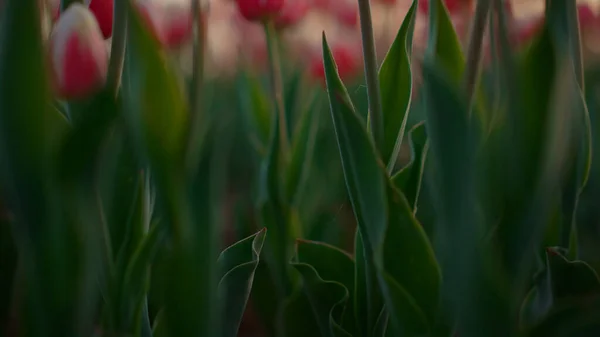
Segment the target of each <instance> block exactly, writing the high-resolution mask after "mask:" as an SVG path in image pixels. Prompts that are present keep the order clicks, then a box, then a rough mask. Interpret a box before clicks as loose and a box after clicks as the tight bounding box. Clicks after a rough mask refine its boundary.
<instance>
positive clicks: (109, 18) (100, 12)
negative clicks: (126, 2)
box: [86, 0, 123, 39]
mask: <svg viewBox="0 0 600 337" xmlns="http://www.w3.org/2000/svg"><path fill="white" fill-rule="evenodd" d="M121 1H123V0H121ZM86 4H87V5H88V8H89V9H90V11H91V12H92V13H93V14H94V16H95V17H96V21H98V25H99V26H100V30H101V31H102V35H104V38H105V39H108V38H110V37H111V36H112V30H113V13H114V5H115V3H114V0H86Z"/></svg>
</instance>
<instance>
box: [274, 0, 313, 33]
mask: <svg viewBox="0 0 600 337" xmlns="http://www.w3.org/2000/svg"><path fill="white" fill-rule="evenodd" d="M308 9H309V4H308V0H287V1H286V2H285V4H284V5H283V8H282V9H281V12H280V13H279V15H278V16H277V17H276V18H275V25H276V26H277V28H279V29H283V28H286V27H290V26H293V25H295V24H297V23H298V22H300V21H301V20H302V18H304V16H305V15H306V13H308Z"/></svg>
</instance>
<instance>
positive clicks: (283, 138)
mask: <svg viewBox="0 0 600 337" xmlns="http://www.w3.org/2000/svg"><path fill="white" fill-rule="evenodd" d="M264 30H265V38H266V40H267V51H268V54H269V75H270V77H271V95H272V99H273V104H274V105H275V113H276V114H278V115H279V142H280V146H281V153H282V154H283V155H284V156H286V155H287V154H288V150H289V147H290V146H289V138H288V130H287V117H286V114H285V105H284V104H283V83H282V74H281V60H280V58H279V49H278V45H277V34H276V33H277V32H276V31H275V25H274V24H273V21H272V20H269V21H266V22H265V23H264Z"/></svg>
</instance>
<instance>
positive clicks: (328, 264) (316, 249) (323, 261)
mask: <svg viewBox="0 0 600 337" xmlns="http://www.w3.org/2000/svg"><path fill="white" fill-rule="evenodd" d="M297 264H306V265H309V266H310V267H312V268H313V269H314V271H315V272H316V273H317V274H318V275H319V277H320V278H321V279H322V280H323V281H324V282H329V281H334V282H337V283H339V284H341V285H342V286H344V288H345V289H346V291H347V292H348V302H347V303H346V304H345V307H346V308H345V310H344V312H345V315H344V319H343V321H337V323H338V324H339V325H340V326H342V327H343V328H344V329H345V330H346V331H347V332H349V333H350V334H352V335H356V331H357V329H356V322H355V318H354V312H355V310H354V288H355V287H354V282H355V280H354V261H353V259H352V257H351V256H350V255H349V254H348V253H346V252H344V251H342V250H340V249H339V248H336V247H334V246H331V245H328V244H325V243H321V242H315V241H306V240H297V241H296V260H295V261H294V262H292V265H294V267H296V268H297V269H298V268H299V267H298V266H297ZM299 271H300V272H301V273H302V275H304V276H307V277H312V276H310V275H305V273H307V274H310V273H311V271H309V270H305V269H302V270H300V269H299ZM305 281H307V280H306V279H305ZM313 281H314V280H313ZM317 283H318V282H317ZM313 285H315V284H313ZM305 286H308V285H306V284H305ZM319 287H331V286H322V285H319ZM313 305H315V304H314V302H313Z"/></svg>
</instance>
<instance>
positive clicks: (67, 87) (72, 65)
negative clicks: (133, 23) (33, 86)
mask: <svg viewBox="0 0 600 337" xmlns="http://www.w3.org/2000/svg"><path fill="white" fill-rule="evenodd" d="M50 55H51V61H52V70H53V75H54V86H55V89H56V91H57V94H58V96H60V97H62V98H65V99H75V98H81V97H85V96H88V95H90V94H91V93H93V92H94V91H96V90H98V89H99V88H101V87H102V86H103V85H104V82H105V80H106V72H107V69H108V52H107V50H106V44H105V43H104V39H103V37H102V33H101V31H100V27H99V26H98V23H97V22H96V19H95V18H94V15H93V14H92V13H91V12H90V11H89V10H88V9H87V8H86V7H85V6H83V5H81V4H78V3H75V4H73V5H71V6H69V8H68V9H67V10H66V11H65V12H64V13H63V14H62V15H61V16H60V18H59V19H58V21H57V23H56V26H55V27H54V31H53V32H52V36H51V38H50Z"/></svg>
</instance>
